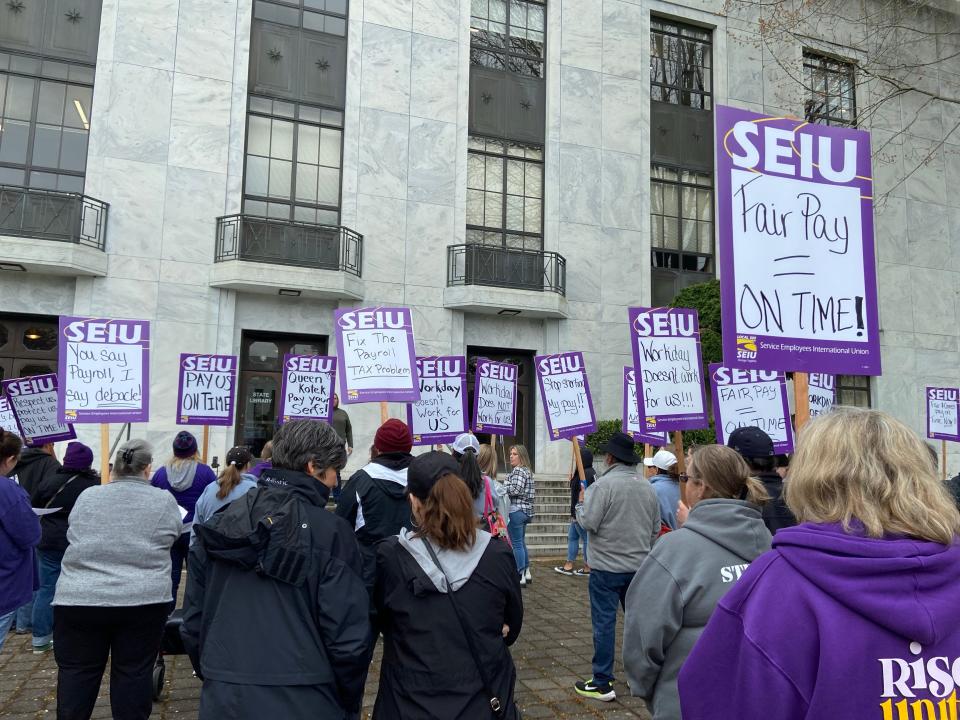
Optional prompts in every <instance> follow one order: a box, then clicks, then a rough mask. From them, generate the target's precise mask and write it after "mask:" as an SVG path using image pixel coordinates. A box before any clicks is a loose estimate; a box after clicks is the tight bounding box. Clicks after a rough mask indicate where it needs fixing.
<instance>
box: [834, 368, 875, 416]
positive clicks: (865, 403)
mask: <svg viewBox="0 0 960 720" xmlns="http://www.w3.org/2000/svg"><path fill="white" fill-rule="evenodd" d="M871 400H872V398H871V396H870V378H869V377H868V376H867V375H837V403H838V404H840V405H851V406H853V407H861V408H868V407H871Z"/></svg>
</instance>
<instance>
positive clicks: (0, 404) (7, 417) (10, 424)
mask: <svg viewBox="0 0 960 720" xmlns="http://www.w3.org/2000/svg"><path fill="white" fill-rule="evenodd" d="M0 430H6V431H7V432H12V433H14V434H15V435H19V434H20V426H19V425H17V418H16V417H15V416H14V414H13V408H11V407H10V401H9V400H8V399H7V398H6V397H4V396H3V395H0Z"/></svg>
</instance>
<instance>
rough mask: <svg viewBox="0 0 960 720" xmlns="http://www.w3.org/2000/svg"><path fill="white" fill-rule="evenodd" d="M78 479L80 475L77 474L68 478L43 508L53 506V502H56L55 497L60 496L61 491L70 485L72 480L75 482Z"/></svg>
mask: <svg viewBox="0 0 960 720" xmlns="http://www.w3.org/2000/svg"><path fill="white" fill-rule="evenodd" d="M78 477H80V473H77V474H76V475H74V476H72V477H70V478H67V481H66V482H65V483H64V484H63V485H61V486H60V489H59V490H57V491H56V492H55V493H54V494H53V497H52V498H50V499H49V500H47V504H46V505H44V506H43V507H45V508H49V507H50V506H51V505H52V504H53V501H54V500H56V499H57V497H58V496H59V495H60V493H62V492H63V489H64V488H65V487H66V486H67V485H69V484H70V483H72V482H73V481H74V480H76V479H77V478H78Z"/></svg>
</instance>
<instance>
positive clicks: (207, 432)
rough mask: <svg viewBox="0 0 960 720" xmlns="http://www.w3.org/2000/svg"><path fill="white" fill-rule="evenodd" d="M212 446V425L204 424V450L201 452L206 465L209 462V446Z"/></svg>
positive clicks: (202, 460) (201, 457)
mask: <svg viewBox="0 0 960 720" xmlns="http://www.w3.org/2000/svg"><path fill="white" fill-rule="evenodd" d="M209 446H210V426H209V425H204V426H203V452H202V453H201V454H200V460H201V462H203V464H204V465H206V464H207V448H208V447H209Z"/></svg>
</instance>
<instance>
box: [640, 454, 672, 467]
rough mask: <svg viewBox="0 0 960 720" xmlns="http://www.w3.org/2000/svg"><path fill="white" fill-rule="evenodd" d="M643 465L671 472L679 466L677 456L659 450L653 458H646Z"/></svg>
mask: <svg viewBox="0 0 960 720" xmlns="http://www.w3.org/2000/svg"><path fill="white" fill-rule="evenodd" d="M643 464H644V465H646V466H647V467H655V468H660V469H661V470H669V469H670V468H672V467H673V466H674V465H676V464H677V456H676V455H674V454H673V453H672V452H670V451H669V450H657V452H656V454H655V455H654V456H653V457H652V458H644V459H643Z"/></svg>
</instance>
